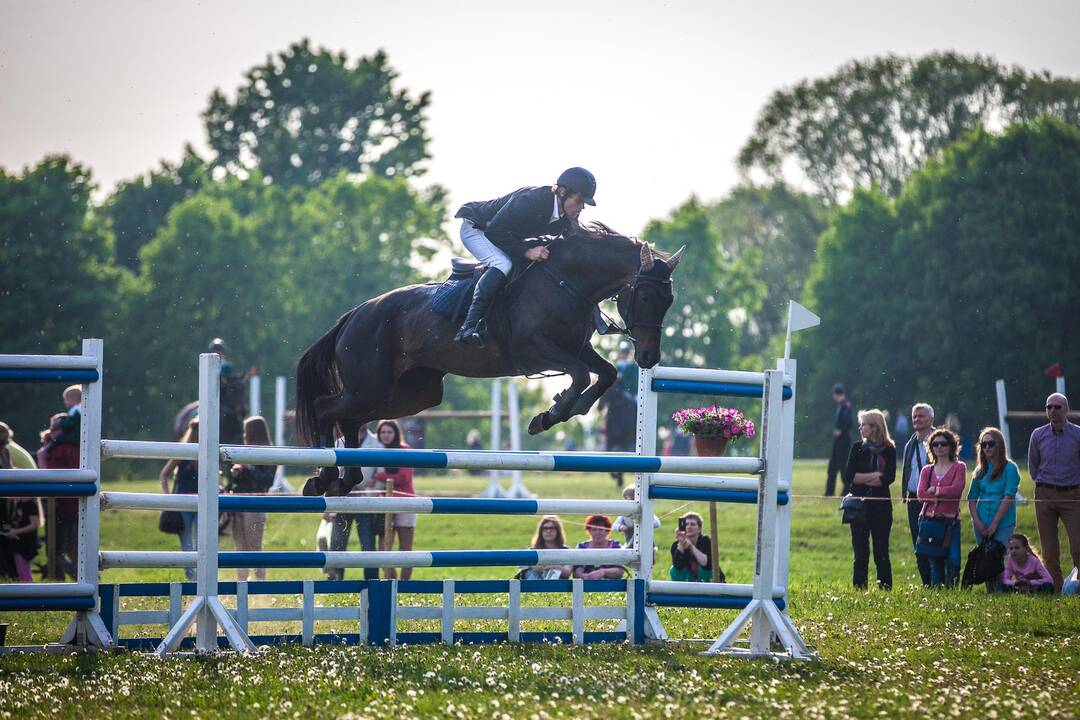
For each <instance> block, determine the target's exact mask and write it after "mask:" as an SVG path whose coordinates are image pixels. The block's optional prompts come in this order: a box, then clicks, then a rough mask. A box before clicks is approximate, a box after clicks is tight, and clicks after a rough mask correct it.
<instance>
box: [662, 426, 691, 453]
mask: <svg viewBox="0 0 1080 720" xmlns="http://www.w3.org/2000/svg"><path fill="white" fill-rule="evenodd" d="M669 442H670V445H669V447H668V452H667V454H668V455H673V456H677V457H686V456H688V455H689V454H690V435H689V434H688V433H685V432H683V430H682V428H680V427H679V426H677V425H676V426H675V429H674V430H672V431H671V438H670V440H669Z"/></svg>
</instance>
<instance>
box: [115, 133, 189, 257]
mask: <svg viewBox="0 0 1080 720" xmlns="http://www.w3.org/2000/svg"><path fill="white" fill-rule="evenodd" d="M205 179H206V163H205V162H204V161H203V159H202V158H200V157H199V156H198V154H197V153H196V152H195V150H194V149H192V147H191V146H190V145H188V146H187V147H186V148H185V150H184V159H183V160H181V161H180V164H179V165H173V164H172V163H169V162H162V163H161V168H160V169H159V170H154V171H152V172H149V173H147V174H146V175H145V176H144V177H138V178H135V179H134V180H129V181H127V182H123V183H120V185H119V186H118V187H117V188H116V190H115V191H114V192H113V194H112V195H111V196H110V197H109V199H108V201H106V203H105V205H104V207H103V208H102V214H103V215H104V216H105V217H106V218H108V220H109V222H110V223H111V224H112V231H113V235H114V237H115V238H116V260H117V262H118V263H120V264H121V265H123V266H124V267H126V268H128V269H129V270H131V271H132V272H136V273H137V272H138V271H139V250H141V249H142V247H143V246H144V245H146V244H147V243H148V242H150V240H152V239H153V237H154V235H156V234H157V231H158V229H159V228H160V227H161V226H162V225H164V224H165V216H166V215H167V214H168V212H169V210H171V209H172V207H173V205H175V204H176V203H178V202H180V201H181V200H183V199H185V198H188V197H191V196H192V195H193V194H194V193H195V192H196V191H197V190H198V189H199V188H200V187H201V186H202V183H203V181H204V180H205Z"/></svg>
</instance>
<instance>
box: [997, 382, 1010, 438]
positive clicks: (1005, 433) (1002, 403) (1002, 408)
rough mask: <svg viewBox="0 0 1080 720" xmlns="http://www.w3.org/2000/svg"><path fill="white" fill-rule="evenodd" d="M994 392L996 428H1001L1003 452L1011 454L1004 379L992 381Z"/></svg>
mask: <svg viewBox="0 0 1080 720" xmlns="http://www.w3.org/2000/svg"><path fill="white" fill-rule="evenodd" d="M994 392H996V393H997V411H998V429H999V430H1001V436H1002V437H1003V438H1005V452H1006V453H1007V454H1008V455H1012V442H1011V438H1010V437H1009V421H1008V419H1007V416H1008V413H1009V405H1008V401H1007V400H1006V398H1005V381H1004V380H997V381H996V382H994Z"/></svg>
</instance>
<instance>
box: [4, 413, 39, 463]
mask: <svg viewBox="0 0 1080 720" xmlns="http://www.w3.org/2000/svg"><path fill="white" fill-rule="evenodd" d="M0 454H6V455H7V462H8V463H9V465H5V466H4V467H11V468H13V469H16V470H34V469H35V468H37V463H36V462H34V456H33V455H31V454H30V453H29V451H27V449H26V448H24V447H23V446H22V445H20V444H19V443H17V442H15V432H14V431H13V430H12V429H11V426H10V425H8V424H7V423H6V422H3V421H0Z"/></svg>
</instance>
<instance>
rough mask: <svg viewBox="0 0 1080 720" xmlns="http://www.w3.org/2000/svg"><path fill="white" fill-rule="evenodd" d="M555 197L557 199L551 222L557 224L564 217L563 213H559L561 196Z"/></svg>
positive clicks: (552, 210)
mask: <svg viewBox="0 0 1080 720" xmlns="http://www.w3.org/2000/svg"><path fill="white" fill-rule="evenodd" d="M553 197H554V198H555V206H554V207H553V208H552V209H551V220H550V221H549V222H555V221H556V220H558V219H559V218H561V217H562V213H561V212H559V196H558V195H554V196H553Z"/></svg>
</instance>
